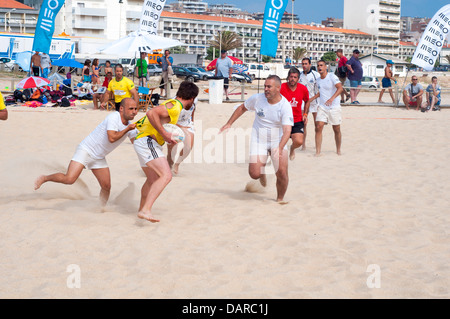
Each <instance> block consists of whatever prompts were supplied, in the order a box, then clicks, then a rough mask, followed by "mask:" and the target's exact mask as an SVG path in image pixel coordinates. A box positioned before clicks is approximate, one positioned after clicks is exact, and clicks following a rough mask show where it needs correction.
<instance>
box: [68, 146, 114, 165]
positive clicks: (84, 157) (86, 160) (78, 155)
mask: <svg viewBox="0 0 450 319" xmlns="http://www.w3.org/2000/svg"><path fill="white" fill-rule="evenodd" d="M72 161H75V162H78V163H80V164H83V165H84V167H86V168H87V169H99V168H107V167H108V163H107V162H106V159H105V158H102V159H95V158H92V157H91V155H89V153H88V152H87V151H86V150H85V149H84V148H82V147H80V146H78V147H77V150H76V151H75V154H74V155H73V158H72Z"/></svg>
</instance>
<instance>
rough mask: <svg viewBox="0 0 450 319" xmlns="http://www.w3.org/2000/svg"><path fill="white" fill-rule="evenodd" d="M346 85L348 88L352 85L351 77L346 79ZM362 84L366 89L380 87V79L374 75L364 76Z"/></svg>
mask: <svg viewBox="0 0 450 319" xmlns="http://www.w3.org/2000/svg"><path fill="white" fill-rule="evenodd" d="M344 86H345V87H346V88H349V87H350V81H349V79H347V80H345V84H344ZM361 86H362V88H364V89H379V88H380V81H379V80H378V78H376V77H374V76H363V77H362V80H361ZM347 90H348V89H347Z"/></svg>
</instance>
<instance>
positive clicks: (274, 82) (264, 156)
mask: <svg viewBox="0 0 450 319" xmlns="http://www.w3.org/2000/svg"><path fill="white" fill-rule="evenodd" d="M280 90H281V80H280V78H279V77H278V76H276V75H271V76H269V77H268V78H267V79H266V81H265V83H264V93H259V94H255V95H253V96H251V97H250V98H249V99H248V100H247V101H245V103H243V104H241V105H240V106H238V107H237V108H236V110H235V111H234V112H233V114H232V115H231V117H230V119H229V120H228V122H227V123H226V124H225V125H224V126H223V127H222V128H221V129H220V132H223V131H226V130H228V129H229V128H230V127H231V125H232V124H233V123H234V122H235V121H236V120H237V119H238V118H239V117H241V116H242V115H243V114H244V113H245V112H247V111H254V112H255V120H254V122H253V129H252V136H251V142H250V164H249V175H250V177H251V178H253V179H256V180H257V179H259V181H260V183H261V185H262V186H264V187H265V186H266V184H267V180H266V173H265V166H266V163H267V160H268V157H269V156H270V157H271V159H272V163H273V166H274V169H275V175H276V178H277V182H276V187H277V199H276V200H277V202H279V203H284V202H283V199H284V195H285V193H286V191H287V187H288V183H289V177H288V150H287V146H286V144H287V142H288V141H289V138H290V137H291V131H292V126H293V125H294V118H293V115H292V107H291V104H290V103H289V102H288V100H286V98H285V97H283V96H282V95H281V94H280Z"/></svg>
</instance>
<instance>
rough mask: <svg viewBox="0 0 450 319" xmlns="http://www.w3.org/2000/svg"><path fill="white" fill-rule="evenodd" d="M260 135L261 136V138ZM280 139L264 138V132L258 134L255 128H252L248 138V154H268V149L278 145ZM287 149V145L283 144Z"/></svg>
mask: <svg viewBox="0 0 450 319" xmlns="http://www.w3.org/2000/svg"><path fill="white" fill-rule="evenodd" d="M261 135H262V136H263V137H262V138H261ZM280 141H281V140H280V139H277V138H264V134H259V135H258V133H257V132H256V130H255V129H253V130H252V138H251V140H250V152H249V154H250V156H253V155H263V156H267V155H269V153H270V151H271V150H272V149H274V148H278V147H279V146H280ZM284 149H285V150H287V145H285V146H284Z"/></svg>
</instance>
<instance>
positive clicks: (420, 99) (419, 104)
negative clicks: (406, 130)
mask: <svg viewBox="0 0 450 319" xmlns="http://www.w3.org/2000/svg"><path fill="white" fill-rule="evenodd" d="M421 108H422V97H418V98H417V107H416V111H418V110H420V109H421Z"/></svg>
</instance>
